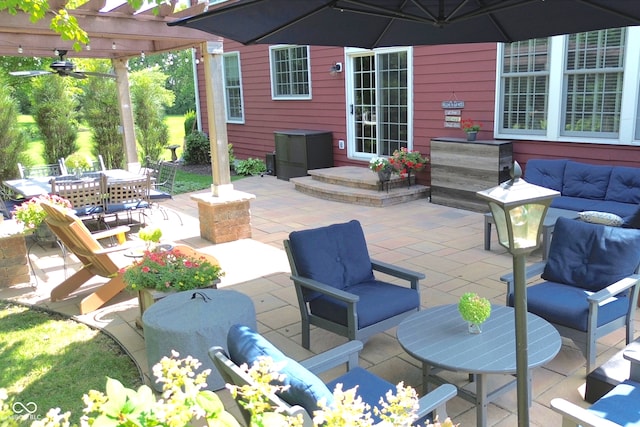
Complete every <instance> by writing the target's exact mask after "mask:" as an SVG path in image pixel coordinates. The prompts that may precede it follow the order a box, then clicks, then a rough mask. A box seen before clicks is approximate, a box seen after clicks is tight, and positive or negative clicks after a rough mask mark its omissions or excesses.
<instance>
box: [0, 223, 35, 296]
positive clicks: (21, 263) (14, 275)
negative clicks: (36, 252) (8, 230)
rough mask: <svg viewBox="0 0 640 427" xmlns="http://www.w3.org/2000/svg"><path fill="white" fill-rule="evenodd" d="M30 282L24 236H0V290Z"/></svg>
mask: <svg viewBox="0 0 640 427" xmlns="http://www.w3.org/2000/svg"><path fill="white" fill-rule="evenodd" d="M30 281H31V277H30V275H29V266H28V264H27V245H26V243H25V239H24V235H22V234H13V235H9V236H4V235H0V288H8V287H9V286H13V285H17V284H20V283H29V282H30Z"/></svg>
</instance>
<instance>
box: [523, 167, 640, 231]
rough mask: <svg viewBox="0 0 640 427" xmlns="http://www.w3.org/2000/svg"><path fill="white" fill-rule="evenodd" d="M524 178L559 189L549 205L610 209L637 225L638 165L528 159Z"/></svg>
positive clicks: (639, 198) (639, 221) (639, 215)
mask: <svg viewBox="0 0 640 427" xmlns="http://www.w3.org/2000/svg"><path fill="white" fill-rule="evenodd" d="M525 180H526V181H527V182H528V183H531V184H536V185H540V186H542V187H546V188H551V189H553V190H557V191H559V192H560V194H561V195H560V196H559V197H556V198H555V199H553V202H551V207H552V208H559V209H567V210H572V211H577V212H583V211H597V212H606V213H612V214H615V215H618V216H620V217H621V218H622V220H623V221H624V224H626V225H628V226H631V227H633V228H639V227H638V226H640V213H639V212H638V211H639V207H640V168H632V167H626V166H605V165H592V164H588V163H580V162H576V161H573V160H567V159H553V160H550V159H531V160H529V161H528V162H527V164H526V167H525ZM634 216H636V217H635V218H634ZM623 226H624V225H623Z"/></svg>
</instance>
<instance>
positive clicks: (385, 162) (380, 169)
mask: <svg viewBox="0 0 640 427" xmlns="http://www.w3.org/2000/svg"><path fill="white" fill-rule="evenodd" d="M369 169H371V170H372V171H374V172H377V174H378V179H379V180H380V182H386V181H389V180H390V179H391V174H392V173H394V172H395V171H396V170H395V168H394V167H393V165H392V164H391V163H390V162H389V159H387V158H386V157H372V158H371V160H369Z"/></svg>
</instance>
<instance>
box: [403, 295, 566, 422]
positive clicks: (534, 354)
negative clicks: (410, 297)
mask: <svg viewBox="0 0 640 427" xmlns="http://www.w3.org/2000/svg"><path fill="white" fill-rule="evenodd" d="M527 322H528V324H527V338H528V358H529V369H532V368H535V367H537V366H541V365H543V364H545V363H546V362H548V361H549V360H551V359H553V358H554V357H555V355H556V354H557V353H558V351H560V347H561V345H562V340H561V339H560V334H559V333H558V331H557V330H556V329H555V328H554V327H553V326H552V325H551V324H550V323H549V322H547V321H546V320H544V319H542V318H540V317H538V316H536V315H534V314H531V313H527ZM515 330H516V329H515V318H514V311H513V308H512V307H506V306H501V305H492V307H491V316H490V317H489V319H487V321H486V322H485V323H483V324H482V332H481V333H479V334H470V333H469V331H468V327H467V322H465V321H464V320H463V319H462V317H460V314H459V313H458V307H457V304H451V305H442V306H437V307H433V308H427V309H424V310H421V311H419V312H417V313H415V314H412V315H411V316H409V317H407V318H406V319H405V320H404V321H403V322H402V323H401V324H400V326H398V330H397V337H398V341H399V342H400V345H401V346H402V348H404V349H405V351H406V352H407V353H409V354H410V355H412V356H413V357H415V358H416V359H418V360H420V361H421V362H422V384H423V387H424V389H425V390H424V391H425V392H427V391H428V384H429V383H433V384H443V383H446V382H447V381H445V380H444V379H442V378H441V377H439V376H438V375H437V373H436V372H435V370H433V369H432V368H439V369H444V370H447V371H454V372H466V373H470V374H473V376H474V378H475V385H476V392H475V394H472V393H470V392H468V391H466V390H464V389H459V390H458V395H459V396H460V397H462V398H464V399H465V400H468V401H470V402H472V403H475V404H476V413H477V425H478V426H481V427H485V426H486V425H487V405H488V404H489V403H490V402H492V401H493V400H494V399H495V398H496V397H497V396H499V395H501V394H503V393H504V392H506V391H508V390H511V389H512V388H514V387H515V385H516V380H515V379H514V380H513V381H510V382H509V383H508V384H505V385H503V386H502V387H499V388H498V389H496V390H492V391H491V392H489V391H488V390H487V378H486V376H487V375H489V374H515V373H516V334H515ZM529 396H531V375H529ZM530 403H531V402H529V404H530Z"/></svg>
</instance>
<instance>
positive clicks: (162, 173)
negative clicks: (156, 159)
mask: <svg viewBox="0 0 640 427" xmlns="http://www.w3.org/2000/svg"><path fill="white" fill-rule="evenodd" d="M179 168H180V164H179V163H176V162H160V163H159V165H158V172H157V175H156V176H155V180H154V181H153V182H152V184H153V188H151V192H150V193H149V201H150V202H151V204H152V206H155V207H157V208H158V210H159V211H160V213H161V214H162V217H163V218H164V219H169V212H173V213H174V214H175V215H176V216H177V217H178V220H179V221H180V225H183V222H182V217H181V216H180V214H179V213H178V212H176V211H174V210H169V209H166V208H164V207H163V206H161V205H160V202H162V201H165V200H171V199H173V191H174V187H175V182H176V175H177V173H178V169H179ZM151 170H153V169H151Z"/></svg>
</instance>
